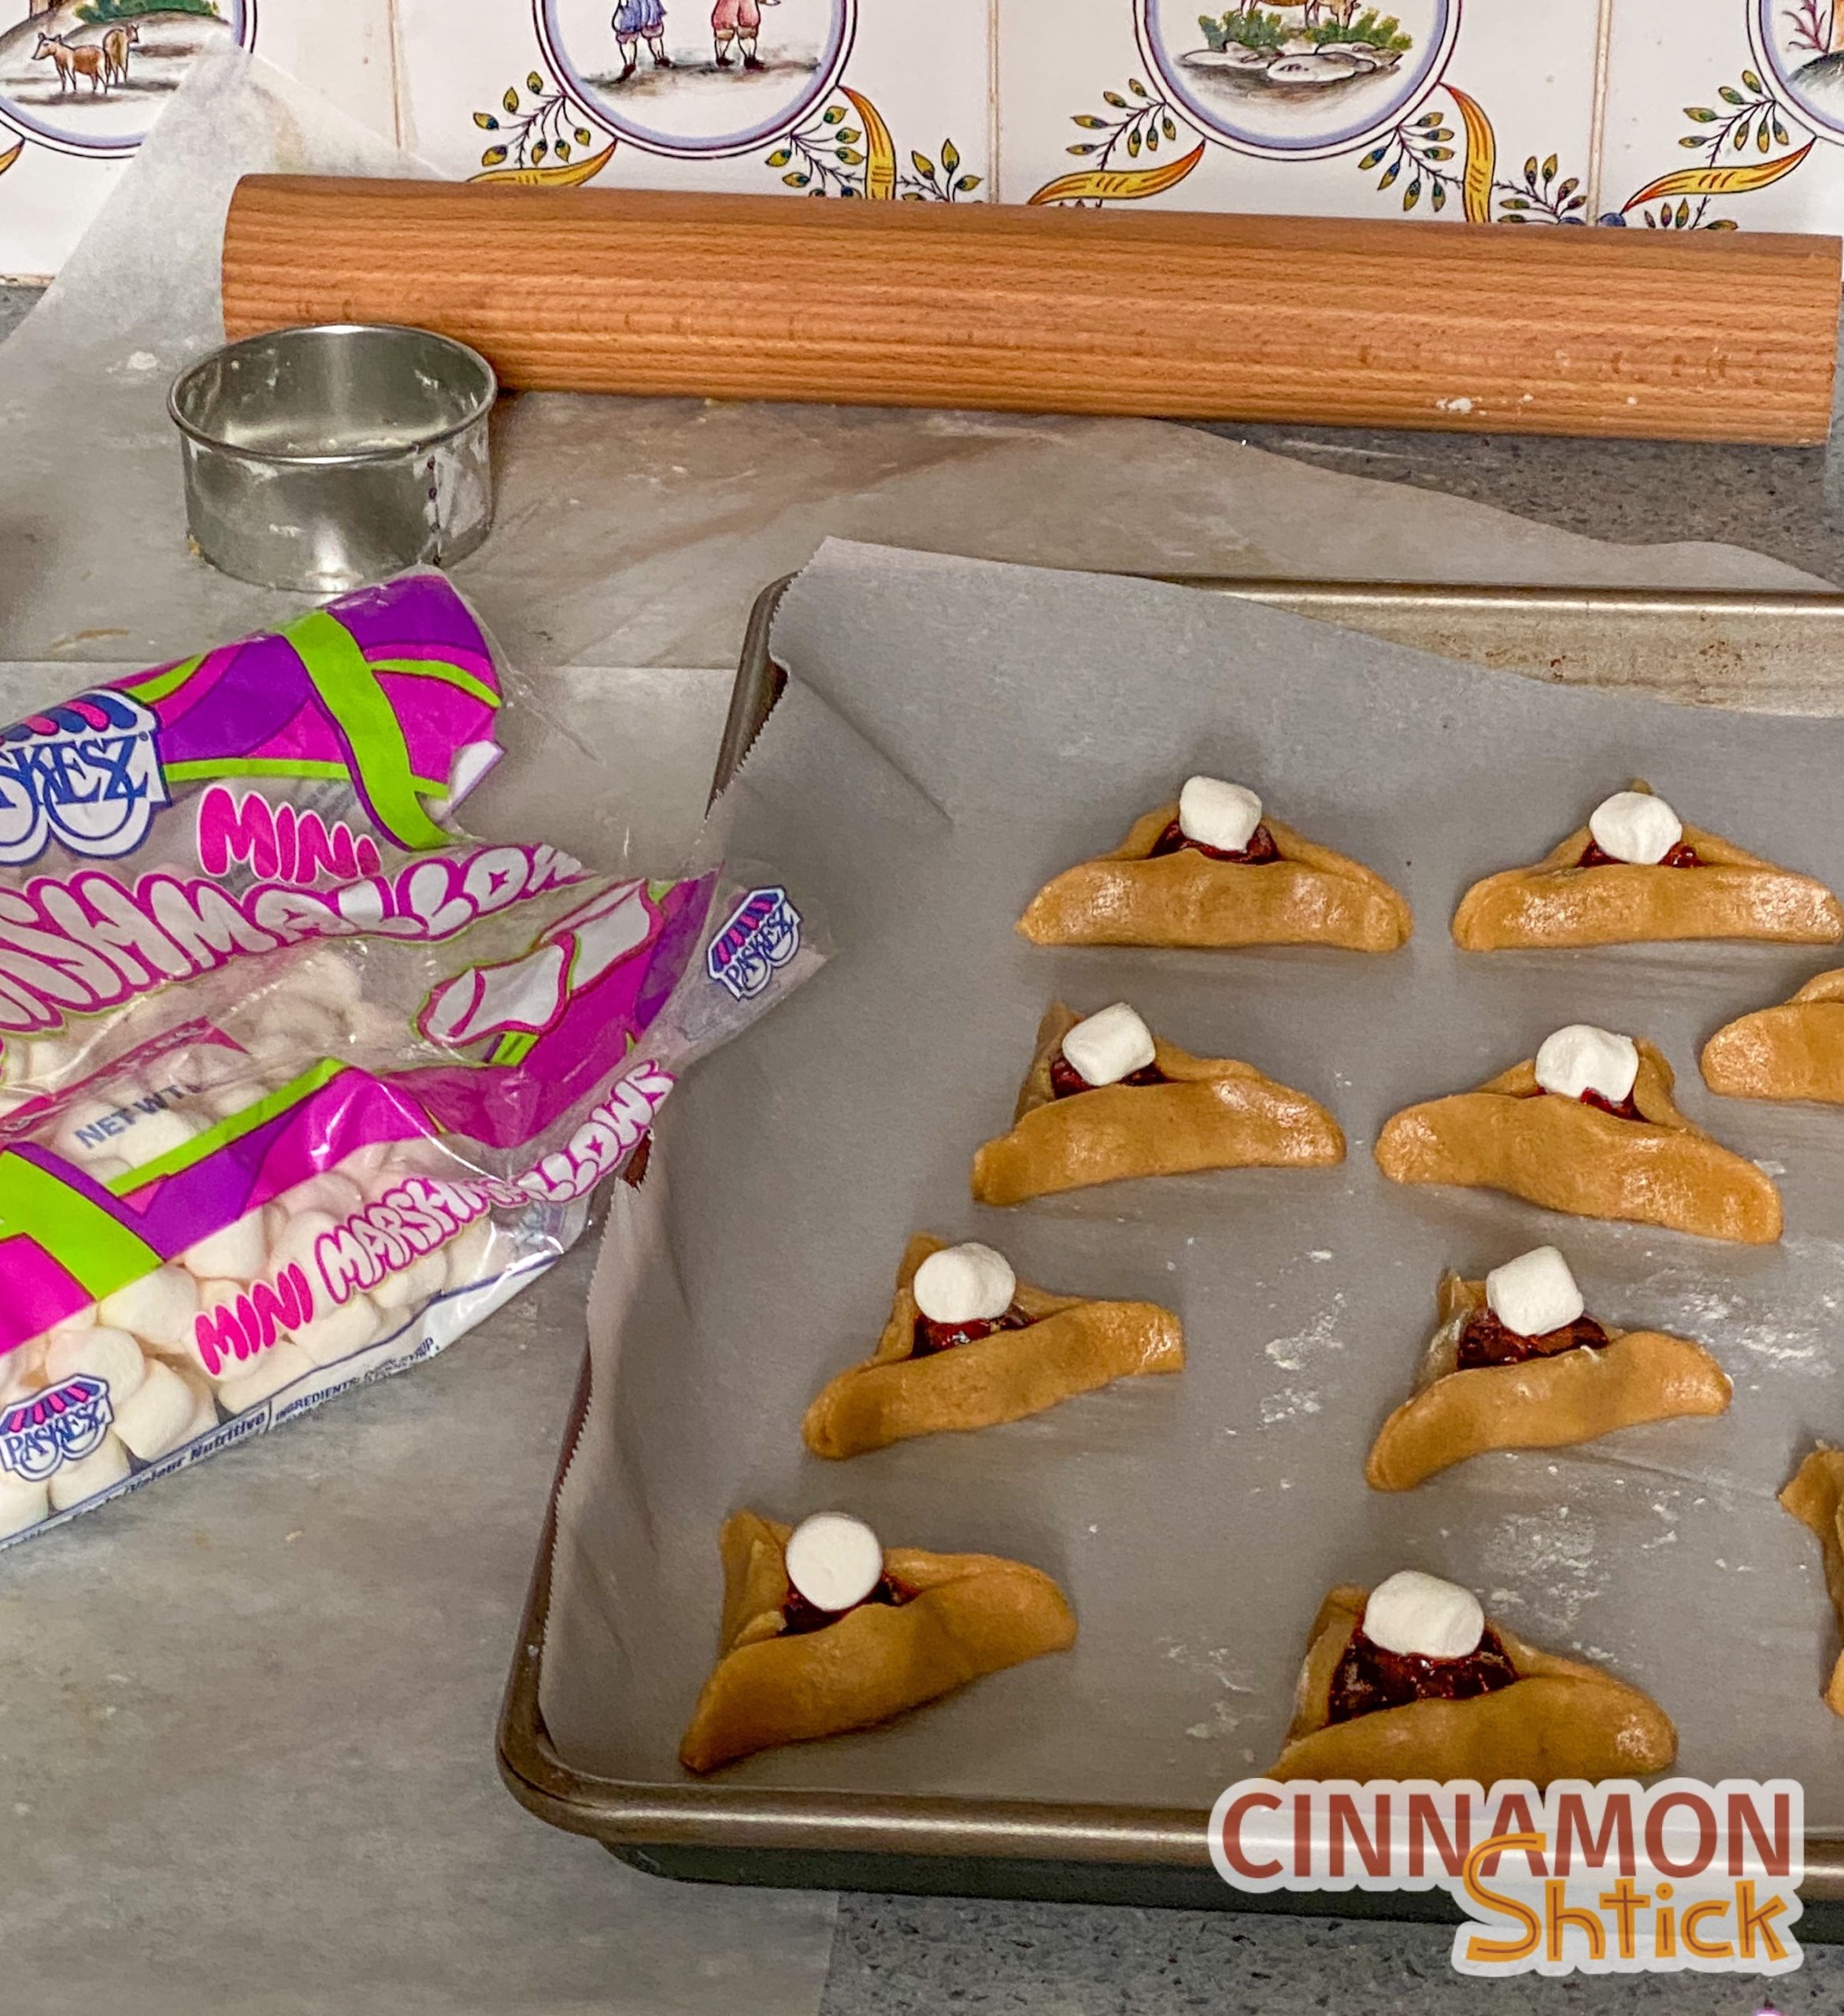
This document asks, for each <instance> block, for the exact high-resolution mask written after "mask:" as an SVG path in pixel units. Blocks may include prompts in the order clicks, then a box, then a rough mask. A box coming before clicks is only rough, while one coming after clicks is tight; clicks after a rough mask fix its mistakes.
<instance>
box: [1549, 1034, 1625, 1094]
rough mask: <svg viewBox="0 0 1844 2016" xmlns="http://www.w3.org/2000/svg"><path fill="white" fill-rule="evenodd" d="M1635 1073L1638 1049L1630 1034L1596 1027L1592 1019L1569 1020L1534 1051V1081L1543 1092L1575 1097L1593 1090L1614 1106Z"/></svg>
mask: <svg viewBox="0 0 1844 2016" xmlns="http://www.w3.org/2000/svg"><path fill="white" fill-rule="evenodd" d="M1638 1075H1639V1048H1638V1044H1637V1043H1635V1042H1634V1041H1633V1039H1632V1038H1631V1036H1616V1035H1615V1034H1614V1032H1613V1031H1612V1030H1611V1029H1598V1028H1595V1026H1594V1024H1593V1023H1592V1022H1571V1023H1569V1024H1568V1026H1567V1027H1566V1028H1560V1029H1557V1031H1556V1032H1555V1033H1554V1034H1553V1035H1551V1036H1545V1037H1544V1039H1543V1040H1542V1044H1541V1045H1540V1047H1539V1049H1538V1051H1537V1083H1538V1084H1539V1085H1541V1086H1542V1088H1543V1090H1544V1091H1546V1092H1558V1093H1560V1094H1561V1095H1562V1097H1563V1098H1564V1099H1579V1098H1580V1097H1581V1095H1583V1092H1596V1093H1598V1094H1599V1095H1600V1096H1601V1098H1602V1099H1605V1100H1607V1101H1608V1102H1609V1104H1611V1105H1613V1106H1618V1105H1619V1104H1620V1102H1622V1101H1623V1100H1624V1099H1627V1097H1628V1096H1629V1095H1631V1091H1632V1089H1633V1080H1635V1078H1636V1077H1638Z"/></svg>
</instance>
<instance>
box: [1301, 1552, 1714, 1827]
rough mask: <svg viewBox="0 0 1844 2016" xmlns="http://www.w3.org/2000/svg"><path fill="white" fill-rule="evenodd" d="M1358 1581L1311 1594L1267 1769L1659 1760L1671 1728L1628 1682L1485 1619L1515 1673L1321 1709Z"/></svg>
mask: <svg viewBox="0 0 1844 2016" xmlns="http://www.w3.org/2000/svg"><path fill="white" fill-rule="evenodd" d="M1369 1595H1370V1592H1368V1590H1365V1589H1363V1588H1353V1587H1350V1586H1346V1587H1342V1588H1335V1589H1334V1590H1333V1591H1332V1592H1331V1594H1330V1595H1327V1598H1326V1599H1325V1601H1324V1603H1322V1604H1320V1609H1319V1615H1318V1616H1317V1618H1315V1619H1314V1621H1313V1634H1312V1638H1311V1640H1310V1642H1309V1644H1308V1646H1307V1649H1306V1657H1305V1663H1304V1665H1303V1666H1302V1669H1301V1672H1300V1679H1299V1686H1298V1692H1297V1694H1296V1695H1295V1706H1294V1718H1293V1721H1292V1722H1291V1723H1290V1725H1289V1726H1288V1729H1287V1740H1286V1741H1285V1742H1284V1744H1283V1745H1282V1747H1281V1753H1280V1755H1279V1758H1276V1761H1275V1762H1274V1763H1273V1764H1272V1765H1271V1766H1269V1767H1268V1773H1267V1775H1268V1777H1270V1778H1276V1779H1280V1780H1283V1781H1284V1780H1287V1779H1291V1778H1319V1779H1332V1778H1353V1779H1356V1780H1357V1781H1359V1782H1363V1781H1366V1780H1369V1779H1374V1778H1396V1779H1403V1778H1433V1779H1435V1780H1437V1781H1441V1782H1443V1783H1444V1782H1449V1781H1453V1780H1457V1779H1468V1778H1470V1779H1472V1780H1473V1781H1476V1783H1478V1784H1482V1785H1490V1784H1494V1782H1496V1781H1499V1780H1501V1779H1509V1778H1524V1779H1527V1780H1529V1781H1530V1782H1531V1784H1535V1785H1537V1786H1539V1788H1540V1787H1542V1786H1545V1785H1547V1784H1550V1782H1551V1781H1553V1780H1555V1779H1557V1778H1586V1779H1587V1780H1588V1781H1590V1782H1594V1781H1598V1780H1600V1779H1602V1778H1631V1777H1640V1776H1642V1775H1644V1774H1646V1773H1650V1772H1653V1771H1662V1770H1666V1769H1667V1768H1668V1766H1670V1764H1671V1763H1672V1760H1673V1759H1674V1758H1676V1755H1677V1732H1676V1730H1675V1729H1673V1728H1672V1725H1671V1721H1670V1719H1669V1718H1668V1717H1667V1716H1666V1714H1664V1710H1662V1709H1661V1708H1660V1707H1659V1706H1658V1705H1657V1703H1656V1702H1654V1701H1653V1700H1652V1699H1650V1696H1648V1695H1645V1694H1642V1693H1641V1692H1639V1690H1638V1688H1636V1687H1628V1686H1627V1685H1626V1684H1624V1682H1623V1681H1617V1680H1615V1679H1613V1678H1612V1677H1610V1676H1609V1675H1608V1674H1606V1673H1602V1672H1601V1671H1600V1670H1599V1669H1598V1668H1597V1667H1594V1666H1587V1665H1583V1664H1581V1663H1579V1662H1576V1660H1573V1659H1564V1658H1557V1657H1556V1656H1555V1655H1553V1654H1552V1653H1549V1652H1543V1651H1539V1650H1538V1649H1537V1647H1535V1646H1534V1645H1527V1644H1525V1643H1524V1640H1522V1639H1521V1638H1519V1637H1518V1636H1516V1635H1515V1633H1513V1632H1511V1631H1510V1630H1509V1629H1507V1628H1506V1627H1505V1625H1502V1624H1500V1623H1498V1622H1497V1621H1495V1620H1493V1619H1487V1629H1488V1630H1489V1631H1490V1633H1491V1634H1492V1636H1493V1637H1494V1639H1495V1640H1496V1642H1497V1647H1498V1650H1499V1651H1501V1655H1502V1656H1503V1657H1504V1658H1507V1659H1508V1660H1509V1663H1510V1666H1512V1668H1513V1670H1514V1671H1515V1673H1516V1678H1515V1679H1513V1681H1511V1683H1510V1684H1509V1685H1507V1686H1502V1687H1500V1688H1498V1689H1497V1691H1496V1692H1492V1693H1487V1694H1479V1695H1475V1696H1473V1698H1472V1699H1469V1700H1439V1699H1427V1700H1416V1701H1410V1702H1408V1703H1405V1705H1403V1706H1402V1707H1383V1708H1377V1709H1375V1710H1372V1711H1371V1712H1370V1713H1368V1714H1357V1715H1353V1717H1352V1718H1350V1720H1349V1721H1336V1722H1335V1721H1331V1695H1332V1688H1333V1682H1334V1679H1335V1676H1336V1675H1337V1673H1339V1667H1340V1662H1342V1660H1343V1658H1344V1657H1345V1655H1346V1651H1347V1649H1348V1648H1350V1647H1351V1645H1352V1643H1353V1640H1354V1639H1355V1638H1356V1637H1357V1633H1358V1630H1359V1627H1360V1625H1361V1623H1362V1622H1363V1619H1364V1607H1365V1604H1366V1603H1367V1602H1368V1599H1369Z"/></svg>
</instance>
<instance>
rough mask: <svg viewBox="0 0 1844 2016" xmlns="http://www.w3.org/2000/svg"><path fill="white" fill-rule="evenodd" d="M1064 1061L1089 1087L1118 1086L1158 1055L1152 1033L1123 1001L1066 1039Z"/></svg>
mask: <svg viewBox="0 0 1844 2016" xmlns="http://www.w3.org/2000/svg"><path fill="white" fill-rule="evenodd" d="M1062 1047H1063V1059H1064V1062H1065V1063H1066V1064H1068V1065H1069V1067H1070V1068H1071V1069H1072V1070H1073V1071H1074V1072H1075V1073H1076V1075H1077V1076H1078V1077H1079V1078H1080V1079H1081V1080H1082V1081H1083V1084H1087V1085H1096V1086H1099V1085H1117V1084H1120V1080H1122V1079H1123V1078H1125V1077H1131V1074H1132V1073H1134V1072H1135V1071H1143V1070H1145V1069H1146V1066H1147V1065H1149V1064H1150V1063H1151V1062H1153V1058H1155V1057H1156V1056H1157V1054H1158V1051H1157V1045H1155V1043H1153V1032H1152V1031H1151V1030H1150V1029H1149V1028H1147V1027H1146V1024H1145V1023H1144V1022H1142V1021H1141V1020H1140V1018H1139V1015H1138V1014H1135V1011H1134V1010H1132V1009H1131V1008H1130V1007H1129V1006H1128V1005H1127V1003H1126V1002H1124V1001H1116V1002H1115V1003H1114V1004H1113V1006H1112V1007H1108V1008H1102V1009H1098V1010H1096V1012H1095V1013H1094V1014H1092V1015H1089V1016H1086V1017H1084V1018H1083V1020H1082V1021H1079V1022H1078V1023H1077V1024H1076V1025H1075V1027H1074V1028H1072V1029H1071V1030H1070V1031H1069V1032H1068V1034H1067V1035H1066V1036H1065V1037H1064V1039H1063V1046H1062Z"/></svg>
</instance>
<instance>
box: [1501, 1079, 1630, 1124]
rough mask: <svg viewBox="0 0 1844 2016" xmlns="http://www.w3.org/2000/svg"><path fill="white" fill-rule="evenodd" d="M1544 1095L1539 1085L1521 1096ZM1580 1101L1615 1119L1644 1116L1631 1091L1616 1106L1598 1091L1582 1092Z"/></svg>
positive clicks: (1554, 1095)
mask: <svg viewBox="0 0 1844 2016" xmlns="http://www.w3.org/2000/svg"><path fill="white" fill-rule="evenodd" d="M1522 1096H1523V1097H1524V1098H1525V1099H1542V1097H1544V1089H1543V1088H1542V1086H1541V1085H1539V1086H1538V1087H1537V1088H1536V1090H1535V1091H1531V1092H1526V1093H1524V1095H1522ZM1549 1096H1550V1098H1552V1099H1560V1098H1561V1096H1562V1095H1561V1093H1560V1092H1553V1093H1551V1094H1550V1095H1549ZM1581 1101H1582V1104H1583V1106H1593V1107H1594V1110H1596V1111H1597V1112H1598V1113H1610V1114H1613V1117H1614V1118H1615V1119H1616V1120H1639V1121H1642V1120H1644V1119H1645V1117H1646V1116H1645V1114H1642V1112H1640V1110H1639V1108H1638V1102H1636V1101H1635V1099H1634V1098H1633V1095H1632V1094H1631V1092H1628V1093H1627V1095H1626V1097H1625V1098H1624V1099H1622V1100H1621V1101H1620V1103H1619V1105H1618V1106H1616V1105H1615V1104H1614V1102H1613V1100H1612V1099H1603V1098H1602V1097H1601V1095H1600V1094H1599V1093H1598V1092H1583V1094H1582V1095H1581Z"/></svg>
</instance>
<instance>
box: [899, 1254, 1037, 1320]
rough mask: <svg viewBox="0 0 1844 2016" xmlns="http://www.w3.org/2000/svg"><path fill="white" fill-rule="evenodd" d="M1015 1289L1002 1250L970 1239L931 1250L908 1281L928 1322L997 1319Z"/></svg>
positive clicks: (1015, 1278) (1015, 1283)
mask: <svg viewBox="0 0 1844 2016" xmlns="http://www.w3.org/2000/svg"><path fill="white" fill-rule="evenodd" d="M1017 1289H1018V1277H1017V1276H1016V1274H1014V1273H1013V1272H1012V1267H1011V1263H1010V1262H1009V1261H1008V1260H1007V1259H1006V1258H1005V1255H1004V1254H1002V1253H995V1252H994V1251H993V1249H992V1248H991V1247H990V1246H981V1245H980V1244H979V1243H977V1242H976V1241H972V1240H969V1241H968V1243H967V1244H965V1245H964V1246H944V1247H942V1249H941V1251H939V1253H931V1254H929V1256H928V1258H927V1259H926V1260H924V1262H922V1264H921V1266H920V1267H918V1268H917V1269H916V1275H915V1279H914V1280H913V1281H912V1282H911V1283H910V1284H909V1292H910V1293H911V1294H912V1295H914V1297H915V1298H916V1307H917V1308H918V1309H919V1310H921V1312H922V1314H924V1316H926V1317H928V1320H929V1321H930V1322H931V1323H991V1322H996V1321H998V1318H999V1317H1002V1316H1003V1315H1004V1314H1005V1311H1006V1310H1008V1309H1009V1308H1010V1307H1011V1306H1012V1298H1013V1295H1015V1294H1016V1292H1017Z"/></svg>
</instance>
